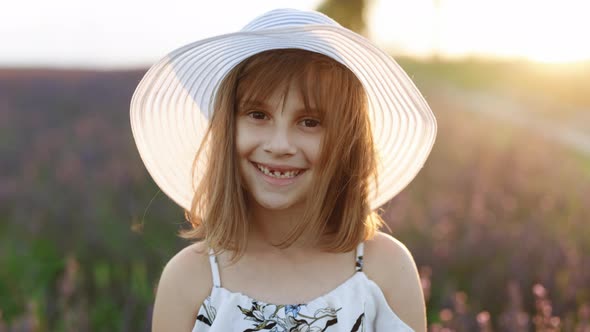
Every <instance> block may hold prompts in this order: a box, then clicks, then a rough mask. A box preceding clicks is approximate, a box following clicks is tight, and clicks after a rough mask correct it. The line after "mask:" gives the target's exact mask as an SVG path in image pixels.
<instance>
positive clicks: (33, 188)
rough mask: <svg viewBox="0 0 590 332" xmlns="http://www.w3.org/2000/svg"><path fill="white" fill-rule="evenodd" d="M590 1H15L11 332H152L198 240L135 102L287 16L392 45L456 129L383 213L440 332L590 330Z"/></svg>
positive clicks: (0, 180) (2, 213) (7, 40)
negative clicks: (166, 293) (156, 162)
mask: <svg viewBox="0 0 590 332" xmlns="http://www.w3.org/2000/svg"><path fill="white" fill-rule="evenodd" d="M588 6H589V5H588V3H587V1H585V0H562V1H559V2H557V1H544V0H537V1H533V0H511V1H509V0H496V1H485V0H412V1H401V0H364V1H363V0H338V1H336V0H325V1H321V0H302V1H283V0H274V1H271V0H266V1H265V0H251V1H229V0H217V1H186V0H168V1H166V2H164V1H150V0H144V1H139V0H133V1H131V0H129V1H125V2H121V1H117V2H116V1H115V0H103V1H100V2H97V1H93V2H90V1H79V0H53V1H46V2H42V1H39V0H22V1H18V2H17V1H11V2H7V3H5V4H4V5H3V9H2V14H1V16H2V18H1V19H0V41H1V44H0V158H1V159H0V332H6V331H149V329H150V317H151V310H152V303H153V299H154V289H155V286H156V285H157V280H158V278H159V275H160V272H161V270H162V268H163V266H164V264H165V263H166V262H167V261H168V259H170V257H172V256H173V255H174V254H175V253H176V252H177V251H178V250H179V249H181V248H182V247H184V246H186V245H187V244H188V243H187V242H186V241H183V240H181V239H179V238H178V237H177V236H176V233H177V231H178V230H179V229H180V228H181V227H186V223H185V222H184V216H183V214H182V211H181V209H180V208H179V207H177V206H176V205H174V203H173V202H172V201H171V200H169V199H168V198H167V197H166V196H165V195H164V194H163V193H161V192H160V191H159V190H158V188H157V187H156V185H155V184H154V182H153V181H152V179H151V178H150V176H149V174H148V173H147V171H146V170H145V168H144V166H143V164H142V162H141V160H140V158H139V155H138V153H137V150H136V148H135V144H134V142H133V138H132V135H131V130H130V126H129V115H128V114H129V113H128V112H129V102H130V99H131V95H132V93H133V91H134V88H135V87H136V85H137V84H138V82H139V80H140V79H141V78H142V76H143V74H144V73H145V72H146V70H147V69H148V68H149V66H150V65H152V64H153V63H155V62H156V61H157V60H159V59H160V58H161V57H163V56H164V55H165V54H167V53H168V52H170V51H171V50H173V49H175V48H177V47H180V46H182V45H184V44H186V43H189V42H191V41H194V40H198V39H201V38H204V37H207V36H211V35H215V34H221V33H228V32H233V31H235V30H238V29H240V28H241V27H242V26H243V25H245V24H246V23H247V22H249V21H250V20H252V19H253V18H254V17H256V16H257V15H259V14H261V13H263V12H264V11H267V10H270V9H273V8H278V7H293V8H300V9H319V10H321V11H323V12H325V13H327V14H328V15H330V16H332V17H333V18H335V19H336V20H337V21H339V22H340V23H341V24H343V25H345V26H347V27H349V28H351V29H354V30H356V31H358V32H359V33H362V34H364V35H365V36H367V37H369V38H371V39H372V40H374V41H375V42H376V43H377V44H379V45H380V46H381V47H383V48H384V49H386V50H387V51H388V52H390V54H391V55H392V56H393V57H394V58H395V59H396V60H397V61H398V63H399V64H400V65H401V66H402V67H403V68H404V69H405V70H406V72H407V73H408V74H409V75H410V76H411V77H412V78H413V79H414V81H415V83H416V85H417V86H418V87H419V88H420V90H421V91H422V92H423V94H424V96H425V98H426V99H427V100H428V102H429V104H430V106H431V108H432V110H433V111H434V113H435V114H436V117H437V120H438V124H439V131H438V136H437V141H436V143H435V146H434V149H433V151H432V154H431V156H430V158H429V159H428V161H427V163H426V165H425V167H424V168H423V169H422V170H421V172H420V173H419V174H418V176H417V178H416V179H415V180H414V181H413V182H412V183H411V184H410V185H409V186H408V187H407V188H406V189H405V190H404V191H403V192H402V193H400V194H399V195H398V196H396V197H395V198H394V199H393V200H392V201H391V202H389V203H388V204H387V205H386V206H384V209H383V215H384V218H385V219H386V221H387V223H388V225H389V226H390V228H391V233H392V234H393V235H394V236H395V237H396V238H398V239H399V240H401V241H402V242H403V243H405V244H406V246H407V247H408V248H409V249H410V251H411V252H412V254H413V255H414V258H415V260H416V263H417V265H418V268H419V271H420V275H421V279H422V283H423V288H424V294H425V300H426V303H427V314H428V322H429V330H430V331H447V332H449V331H487V332H489V331H514V332H520V331H575V332H587V331H590V225H589V223H588V221H589V220H590V88H589V87H590V43H588V42H584V40H586V39H587V36H588V34H589V32H590V20H588V19H587V14H588Z"/></svg>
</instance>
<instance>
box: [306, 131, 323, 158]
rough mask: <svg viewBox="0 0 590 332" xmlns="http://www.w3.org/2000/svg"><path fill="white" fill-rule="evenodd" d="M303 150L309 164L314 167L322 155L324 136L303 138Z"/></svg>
mask: <svg viewBox="0 0 590 332" xmlns="http://www.w3.org/2000/svg"><path fill="white" fill-rule="evenodd" d="M302 148H303V149H302V150H303V151H304V152H305V157H306V159H307V160H308V161H309V163H311V164H312V165H315V164H317V163H318V162H319V160H320V156H321V153H322V136H321V135H314V136H308V137H305V138H303V139H302Z"/></svg>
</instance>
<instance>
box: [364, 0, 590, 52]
mask: <svg viewBox="0 0 590 332" xmlns="http://www.w3.org/2000/svg"><path fill="white" fill-rule="evenodd" d="M588 9H590V5H588V4H587V3H586V2H585V1H582V0H564V1H560V2H555V1H546V0H543V1H534V0H520V1H511V0H497V1H493V2H490V1H481V0H477V1H474V0H414V1H411V2H410V1H403V2H402V1H398V0H378V1H377V2H376V3H375V4H374V7H373V8H372V10H371V12H370V13H369V17H370V18H371V20H369V21H370V22H371V23H370V29H371V32H372V37H373V38H374V39H375V40H376V41H377V42H378V43H380V44H382V45H384V46H386V47H388V48H390V49H391V50H392V51H394V52H399V53H405V54H410V55H432V54H439V55H441V56H450V57H461V56H473V55H475V56H491V57H508V58H527V59H530V60H532V61H535V62H542V63H564V62H576V61H581V60H586V59H590V43H586V42H584V40H585V37H584V36H585V35H587V33H588V32H590V20H587V19H586V17H585V14H586V13H587V12H588Z"/></svg>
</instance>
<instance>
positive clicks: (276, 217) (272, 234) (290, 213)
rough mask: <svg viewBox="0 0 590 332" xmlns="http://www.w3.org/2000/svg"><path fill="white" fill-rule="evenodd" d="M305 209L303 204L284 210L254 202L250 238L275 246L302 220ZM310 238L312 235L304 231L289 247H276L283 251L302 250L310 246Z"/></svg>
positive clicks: (264, 244) (266, 245)
mask: <svg viewBox="0 0 590 332" xmlns="http://www.w3.org/2000/svg"><path fill="white" fill-rule="evenodd" d="M303 211H304V205H303V204H301V205H298V206H293V207H290V208H288V209H284V210H270V209H266V208H264V207H262V206H260V205H258V204H257V203H255V202H253V204H252V208H251V213H250V223H251V225H252V227H251V231H250V239H251V240H254V241H253V242H256V243H260V244H262V245H263V246H265V247H274V245H277V244H279V243H280V242H281V241H282V240H283V239H285V238H286V237H287V235H288V234H289V233H290V232H291V231H292V230H293V228H294V227H295V225H297V223H299V222H301V219H302V217H303ZM309 239H310V235H309V234H306V233H303V234H302V235H301V236H300V237H299V238H298V239H297V240H295V242H294V243H293V244H292V245H291V246H290V247H289V248H286V249H280V248H276V249H277V250H281V251H289V250H291V249H294V250H300V249H301V248H305V247H308V246H309V245H308V240H309Z"/></svg>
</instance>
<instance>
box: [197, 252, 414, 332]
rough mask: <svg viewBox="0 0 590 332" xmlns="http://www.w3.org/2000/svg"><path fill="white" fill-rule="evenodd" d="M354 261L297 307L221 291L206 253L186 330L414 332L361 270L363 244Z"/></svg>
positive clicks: (216, 270)
mask: <svg viewBox="0 0 590 332" xmlns="http://www.w3.org/2000/svg"><path fill="white" fill-rule="evenodd" d="M356 257H357V259H356V273H355V274H354V275H353V276H352V277H350V278H349V279H348V280H346V281H345V282H343V283H342V284H340V285H339V286H338V287H336V288H334V289H333V290H331V291H330V292H328V293H327V294H324V295H322V296H320V297H318V298H315V299H314V300H312V301H309V302H307V303H303V304H292V305H283V304H281V305H277V304H272V303H266V302H263V301H258V300H256V299H253V298H251V297H248V296H246V295H244V294H242V293H238V292H232V291H229V290H228V289H226V288H223V287H222V286H221V281H220V278H219V268H218V266H217V260H216V258H215V256H214V255H212V254H210V255H209V258H210V259H209V261H210V262H211V271H212V274H213V288H212V290H211V294H210V295H209V296H208V297H207V299H206V300H205V301H204V302H203V304H202V305H201V307H200V308H199V313H198V316H197V320H196V321H195V326H194V328H193V330H192V332H228V331H244V332H251V331H265V332H291V331H305V332H308V331H309V332H312V331H327V332H344V331H346V332H353V331H359V332H360V331H364V332H369V331H371V332H372V331H378V332H382V331H383V332H390V331H414V330H412V329H411V328H410V327H409V326H408V325H407V324H405V323H404V322H403V321H402V320H401V319H400V318H399V317H398V316H397V315H396V314H395V313H394V312H393V310H391V308H390V307H389V305H388V304H387V301H386V300H385V296H384V295H383V292H382V291H381V289H380V288H379V286H378V285H377V284H376V283H375V282H373V281H372V280H371V279H369V278H368V277H367V275H366V274H365V273H364V272H363V243H360V244H359V246H358V247H357V249H356Z"/></svg>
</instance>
